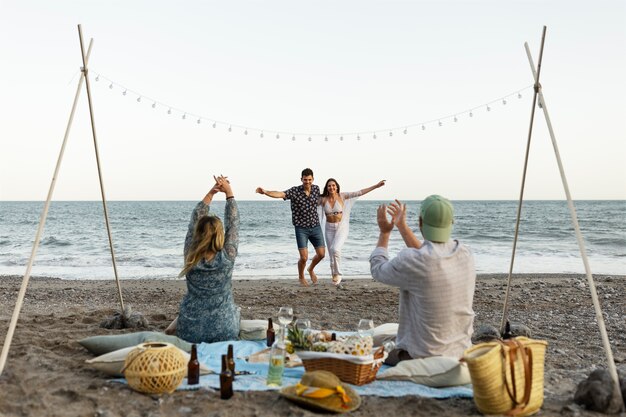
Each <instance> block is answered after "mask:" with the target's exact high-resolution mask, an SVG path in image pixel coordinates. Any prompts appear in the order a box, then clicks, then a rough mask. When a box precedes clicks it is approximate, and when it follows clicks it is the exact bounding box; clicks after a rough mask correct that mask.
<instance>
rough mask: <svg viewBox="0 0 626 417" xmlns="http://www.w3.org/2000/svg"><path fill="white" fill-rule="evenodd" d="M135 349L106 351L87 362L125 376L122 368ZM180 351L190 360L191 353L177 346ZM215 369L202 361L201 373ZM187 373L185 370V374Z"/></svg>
mask: <svg viewBox="0 0 626 417" xmlns="http://www.w3.org/2000/svg"><path fill="white" fill-rule="evenodd" d="M133 349H135V346H130V347H126V348H123V349H119V350H116V351H113V352H109V353H105V354H104V355H100V356H98V357H96V358H93V359H87V360H86V361H85V363H88V364H89V365H91V366H92V367H94V368H96V369H97V370H99V371H101V372H104V373H105V374H107V375H110V376H119V377H121V376H124V375H123V374H122V369H123V368H124V362H125V361H126V356H128V354H129V353H130V351H131V350H133ZM177 349H178V350H179V351H180V353H182V354H183V356H184V357H185V361H186V362H189V359H190V357H191V355H189V353H187V352H185V351H184V350H182V349H180V348H177ZM212 373H213V371H212V370H211V369H209V368H207V367H206V366H205V365H204V364H202V362H200V375H206V374H212ZM186 374H187V373H186V372H185V375H186Z"/></svg>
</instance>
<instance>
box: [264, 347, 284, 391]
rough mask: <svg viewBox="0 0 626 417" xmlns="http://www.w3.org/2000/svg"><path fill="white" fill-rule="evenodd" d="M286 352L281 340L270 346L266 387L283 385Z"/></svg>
mask: <svg viewBox="0 0 626 417" xmlns="http://www.w3.org/2000/svg"><path fill="white" fill-rule="evenodd" d="M286 355H287V351H286V349H285V345H284V343H283V341H282V338H279V339H278V340H277V341H275V342H274V344H273V345H272V350H271V351H270V363H269V369H268V371H267V385H269V386H274V387H276V386H281V385H282V384H283V372H284V371H285V357H286Z"/></svg>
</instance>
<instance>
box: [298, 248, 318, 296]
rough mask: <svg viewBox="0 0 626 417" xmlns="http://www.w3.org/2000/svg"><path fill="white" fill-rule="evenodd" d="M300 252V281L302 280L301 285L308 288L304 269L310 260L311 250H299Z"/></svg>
mask: <svg viewBox="0 0 626 417" xmlns="http://www.w3.org/2000/svg"><path fill="white" fill-rule="evenodd" d="M298 252H300V259H298V279H299V280H300V285H302V286H303V287H308V286H309V283H308V282H306V278H304V267H305V266H306V261H307V260H308V259H309V250H308V249H307V248H304V249H298ZM316 256H317V254H316ZM313 259H315V258H313Z"/></svg>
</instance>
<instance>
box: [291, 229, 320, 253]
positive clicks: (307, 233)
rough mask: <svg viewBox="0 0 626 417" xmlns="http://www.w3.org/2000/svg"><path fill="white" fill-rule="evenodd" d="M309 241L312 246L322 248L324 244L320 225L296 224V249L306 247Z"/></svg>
mask: <svg viewBox="0 0 626 417" xmlns="http://www.w3.org/2000/svg"><path fill="white" fill-rule="evenodd" d="M309 241H310V242H311V244H313V247H314V248H323V247H324V246H325V245H324V234H323V233H322V227H321V226H320V225H317V226H315V227H300V226H296V242H298V249H306V248H307V244H308V242H309Z"/></svg>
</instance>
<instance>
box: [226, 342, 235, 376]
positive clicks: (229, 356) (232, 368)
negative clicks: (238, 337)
mask: <svg viewBox="0 0 626 417" xmlns="http://www.w3.org/2000/svg"><path fill="white" fill-rule="evenodd" d="M227 352H228V353H227V355H226V359H228V369H230V372H232V373H233V381H234V380H235V379H237V377H236V375H235V358H234V355H233V345H228V351H227Z"/></svg>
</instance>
